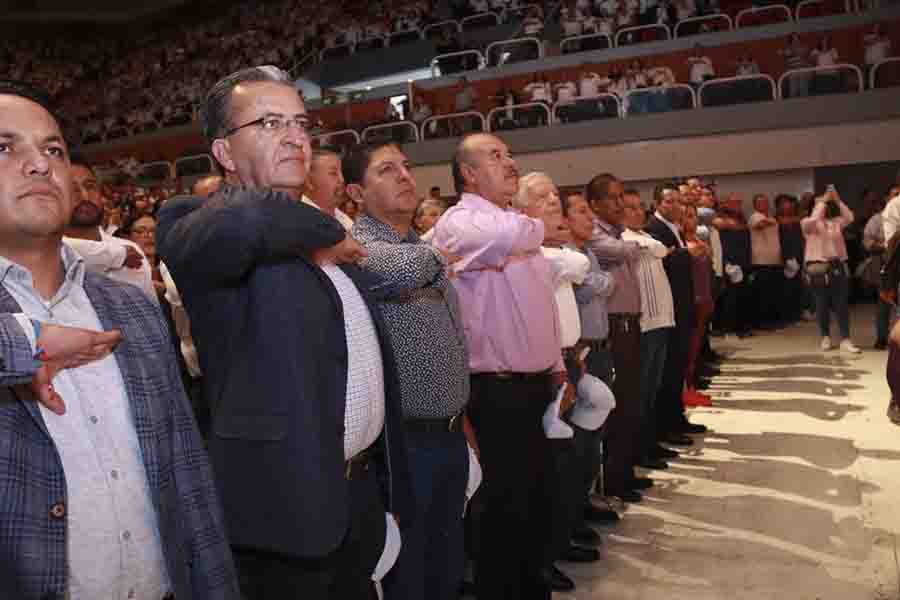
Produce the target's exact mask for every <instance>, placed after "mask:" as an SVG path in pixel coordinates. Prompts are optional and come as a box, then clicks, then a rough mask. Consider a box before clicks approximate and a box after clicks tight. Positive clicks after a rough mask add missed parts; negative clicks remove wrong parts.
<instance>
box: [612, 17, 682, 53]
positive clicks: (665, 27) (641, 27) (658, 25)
mask: <svg viewBox="0 0 900 600" xmlns="http://www.w3.org/2000/svg"><path fill="white" fill-rule="evenodd" d="M650 29H662V30H663V31H665V32H666V39H667V40H671V39H672V30H670V29H669V27H668V25H663V24H661V23H654V24H653V25H638V26H636V27H625V28H623V29H620V30H618V31H617V32H616V47H617V48H618V47H619V46H620V45H621V44H620V38H621V37H622V36H623V35H625V34H627V33H635V32H637V31H649V30H650Z"/></svg>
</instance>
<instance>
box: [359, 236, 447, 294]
mask: <svg viewBox="0 0 900 600" xmlns="http://www.w3.org/2000/svg"><path fill="white" fill-rule="evenodd" d="M362 244H363V246H364V247H365V249H366V250H367V251H368V253H369V256H368V258H366V259H365V260H364V261H363V262H362V263H361V265H360V266H361V267H362V268H363V269H365V270H367V271H371V272H373V273H375V274H376V275H378V276H379V277H378V282H377V283H375V284H374V285H373V286H372V287H371V288H370V290H369V291H370V292H372V294H373V295H374V296H375V297H377V298H396V297H398V296H402V295H403V294H406V293H408V292H411V291H413V290H417V289H420V288H424V287H427V286H430V285H431V284H433V283H434V282H435V281H436V280H437V279H438V277H439V276H440V274H441V273H442V272H443V271H444V259H443V256H442V255H441V253H440V251H438V250H437V249H436V248H434V247H433V246H431V245H430V244H391V243H389V242H365V241H363V242H362Z"/></svg>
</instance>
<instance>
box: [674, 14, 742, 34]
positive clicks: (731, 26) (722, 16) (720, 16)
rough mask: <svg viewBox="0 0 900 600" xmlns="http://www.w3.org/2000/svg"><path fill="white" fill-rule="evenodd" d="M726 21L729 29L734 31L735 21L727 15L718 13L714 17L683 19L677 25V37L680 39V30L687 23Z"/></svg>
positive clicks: (704, 16)
mask: <svg viewBox="0 0 900 600" xmlns="http://www.w3.org/2000/svg"><path fill="white" fill-rule="evenodd" d="M722 19H725V21H726V22H727V23H728V29H729V30H730V29H734V21H732V20H731V17H729V16H728V15H726V14H725V13H716V14H713V15H703V16H700V17H688V18H687V19H682V20H681V21H678V22H677V23H675V31H674V34H675V37H676V38H678V28H679V27H681V26H682V25H684V24H685V23H702V22H703V21H721V20H722Z"/></svg>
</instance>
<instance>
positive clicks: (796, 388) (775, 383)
mask: <svg viewBox="0 0 900 600" xmlns="http://www.w3.org/2000/svg"><path fill="white" fill-rule="evenodd" d="M861 389H863V386H861V385H857V384H853V383H848V384H842V383H833V382H831V381H823V380H821V379H797V380H792V379H788V380H781V381H779V380H760V381H753V382H747V381H728V380H727V379H722V378H719V379H715V380H713V385H712V387H711V388H710V390H711V391H717V390H723V391H727V390H731V391H742V392H778V393H780V394H813V395H816V396H826V397H828V396H847V395H848V394H847V392H848V391H850V390H861Z"/></svg>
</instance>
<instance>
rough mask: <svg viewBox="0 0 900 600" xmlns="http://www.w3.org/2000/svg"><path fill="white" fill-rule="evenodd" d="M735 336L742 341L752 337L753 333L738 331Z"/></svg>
mask: <svg viewBox="0 0 900 600" xmlns="http://www.w3.org/2000/svg"><path fill="white" fill-rule="evenodd" d="M737 336H738V338H740V339H744V338H748V337H753V332H752V331H738V332H737Z"/></svg>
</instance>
